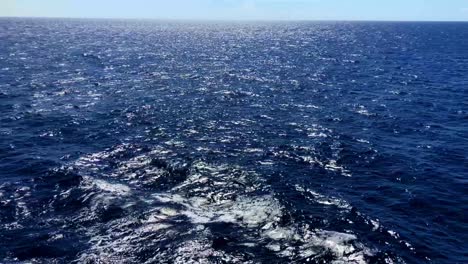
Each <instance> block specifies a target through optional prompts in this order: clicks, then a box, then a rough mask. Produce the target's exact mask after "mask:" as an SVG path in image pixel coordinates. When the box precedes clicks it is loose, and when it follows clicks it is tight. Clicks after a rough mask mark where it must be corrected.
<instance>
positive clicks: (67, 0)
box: [0, 0, 468, 21]
mask: <svg viewBox="0 0 468 264" xmlns="http://www.w3.org/2000/svg"><path fill="white" fill-rule="evenodd" d="M0 16H7V17H24V16H26V17H80V18H139V19H145V18H149V19H190V20H191V19H196V20H397V21H406V20H408V21H468V0H0Z"/></svg>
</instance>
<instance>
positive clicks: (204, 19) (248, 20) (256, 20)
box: [0, 15, 468, 23]
mask: <svg viewBox="0 0 468 264" xmlns="http://www.w3.org/2000/svg"><path fill="white" fill-rule="evenodd" d="M2 18H12V19H21V18H24V19H83V20H130V21H181V22H397V23H398V22H402V23H404V22H416V23H417V22H420V23H431V22H438V23H468V20H393V19H312V18H311V19H261V18H259V19H255V18H251V19H216V18H203V19H202V18H154V17H153V18H145V17H141V18H138V17H62V16H1V15H0V19H2Z"/></svg>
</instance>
